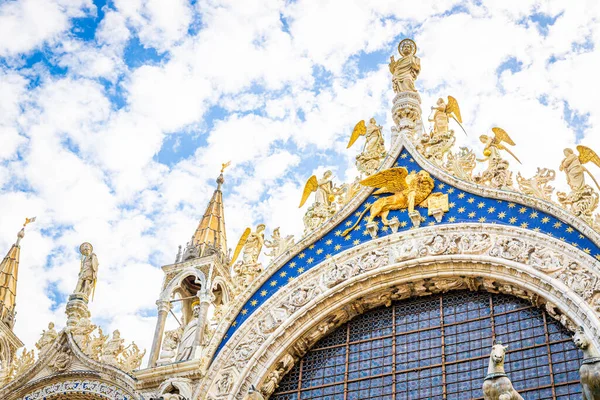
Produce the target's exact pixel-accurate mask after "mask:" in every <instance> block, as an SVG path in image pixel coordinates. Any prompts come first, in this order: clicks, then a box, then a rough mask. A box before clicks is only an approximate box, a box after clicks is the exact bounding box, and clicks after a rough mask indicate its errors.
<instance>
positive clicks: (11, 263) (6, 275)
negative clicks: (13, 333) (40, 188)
mask: <svg viewBox="0 0 600 400" xmlns="http://www.w3.org/2000/svg"><path fill="white" fill-rule="evenodd" d="M33 221H35V218H31V219H29V218H27V219H26V220H25V223H24V224H23V228H21V230H20V231H19V233H18V234H17V241H16V242H15V244H13V245H12V247H11V248H10V250H9V251H8V254H6V257H4V260H2V263H0V320H1V321H2V322H4V323H5V324H6V325H7V326H8V327H9V328H10V329H12V327H13V325H14V323H15V304H16V299H17V279H18V277H19V259H20V255H21V246H20V243H21V239H23V237H25V226H26V225H27V224H28V223H30V222H33Z"/></svg>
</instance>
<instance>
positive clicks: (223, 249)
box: [179, 165, 227, 261]
mask: <svg viewBox="0 0 600 400" xmlns="http://www.w3.org/2000/svg"><path fill="white" fill-rule="evenodd" d="M224 170H225V165H224V166H223V168H221V174H220V175H219V177H218V178H217V189H216V190H215V192H214V193H213V195H212V198H211V199H210V202H209V203H208V207H206V211H205V212H204V215H203V216H202V219H201V220H200V223H199V224H198V228H197V229H196V232H194V235H193V236H192V240H191V241H190V242H189V243H188V244H187V246H186V249H185V252H184V254H183V258H182V259H181V260H179V261H186V260H189V259H192V258H196V257H204V256H209V255H212V254H217V255H218V257H219V259H220V260H221V261H225V260H226V259H227V235H226V233H225V212H224V209H223V192H222V191H221V186H222V185H223V183H224V182H225V178H224V177H223V171H224Z"/></svg>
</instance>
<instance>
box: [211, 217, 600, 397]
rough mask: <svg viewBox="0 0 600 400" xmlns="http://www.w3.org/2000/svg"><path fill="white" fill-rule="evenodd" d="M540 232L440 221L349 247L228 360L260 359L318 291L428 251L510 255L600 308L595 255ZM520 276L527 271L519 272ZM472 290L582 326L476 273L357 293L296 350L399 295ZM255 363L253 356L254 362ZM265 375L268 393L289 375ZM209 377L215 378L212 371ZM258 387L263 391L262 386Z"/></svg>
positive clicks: (263, 320)
mask: <svg viewBox="0 0 600 400" xmlns="http://www.w3.org/2000/svg"><path fill="white" fill-rule="evenodd" d="M515 235H518V237H515ZM533 236H535V234H534V233H532V232H528V233H526V234H519V232H515V230H514V229H511V230H510V232H508V229H507V228H506V227H504V226H486V227H485V232H482V229H481V226H480V225H478V226H476V227H475V226H471V227H469V226H466V227H465V226H459V227H456V226H455V227H452V226H446V227H436V230H435V231H434V230H433V229H423V230H418V231H414V232H411V233H408V234H407V233H404V234H403V236H398V237H396V238H394V239H395V241H393V240H390V239H389V238H382V240H380V241H373V242H370V245H368V246H365V247H364V249H365V250H363V251H362V252H357V251H353V252H348V253H345V257H337V258H334V259H331V260H328V261H326V262H325V263H324V264H323V265H322V266H321V267H317V268H315V269H314V270H313V271H311V272H309V275H306V276H302V277H301V279H299V280H298V284H297V285H295V288H294V286H291V287H290V288H289V291H288V292H287V294H284V297H281V296H280V297H279V298H280V299H281V300H279V302H277V301H271V300H273V299H271V300H269V302H268V303H267V304H265V306H263V311H262V313H261V314H257V317H258V319H256V320H255V321H256V322H255V323H254V325H252V323H250V325H248V326H254V327H253V328H252V329H250V330H249V331H246V333H244V334H243V340H241V341H240V342H238V343H239V344H237V345H235V346H234V347H232V349H233V350H232V351H231V356H224V358H223V359H229V360H230V361H231V362H230V363H228V364H227V365H230V366H231V367H233V368H236V369H237V371H238V372H240V373H241V372H242V371H243V370H245V369H246V370H247V369H248V362H250V360H251V359H252V358H253V357H255V353H256V351H257V350H258V348H259V347H261V346H263V344H265V343H266V342H267V341H269V343H271V342H272V341H273V340H274V339H273V338H271V335H274V332H275V330H277V329H278V328H279V327H280V326H282V325H284V324H286V323H287V321H292V320H294V321H295V320H297V319H298V318H300V317H301V315H300V314H298V315H293V314H294V313H297V312H299V311H300V309H301V308H303V307H304V306H306V305H307V304H308V303H309V302H310V301H312V300H313V299H315V298H316V297H318V296H321V295H326V293H328V291H330V290H336V286H340V285H342V284H344V285H348V283H347V282H348V281H352V282H359V281H356V279H355V278H356V277H359V276H361V275H363V274H367V273H369V276H372V275H373V273H372V272H371V271H373V270H379V269H382V268H384V267H387V266H388V265H389V264H390V263H397V262H403V261H407V260H412V259H418V258H425V257H427V258H428V259H430V258H431V257H439V256H442V257H444V256H447V257H452V256H455V255H468V256H481V257H488V258H492V259H493V258H496V259H505V260H508V261H510V262H514V263H518V264H522V265H525V266H527V267H531V268H533V269H535V270H537V271H539V272H541V273H543V274H545V275H547V276H549V277H551V278H553V279H556V280H558V281H560V282H562V283H564V284H565V285H566V286H567V287H569V288H571V289H572V291H573V292H574V293H576V294H577V295H578V296H579V297H581V298H582V299H585V300H586V301H587V302H588V303H589V304H590V306H591V307H592V308H596V309H597V310H600V288H599V286H600V285H599V284H598V281H599V279H598V277H597V276H598V266H597V264H596V262H595V261H594V260H593V259H592V258H591V257H589V256H585V255H583V253H582V252H581V251H579V250H574V249H569V248H568V246H566V245H564V244H559V242H558V241H557V240H555V239H549V238H547V237H544V239H541V237H542V235H539V237H533ZM378 242H381V243H382V244H379V243H378ZM541 243H543V244H541ZM586 257H587V258H586ZM398 268H402V266H398V267H396V270H398ZM519 274H521V275H522V274H523V273H522V272H519ZM465 289H467V290H487V291H489V292H493V293H505V294H510V295H513V296H517V297H520V298H524V299H528V300H529V301H531V302H532V303H533V304H535V305H536V306H545V307H547V308H548V307H550V309H551V310H552V312H550V311H549V312H550V315H552V316H553V317H554V318H556V319H558V320H559V321H561V322H562V323H563V324H564V325H565V326H567V327H572V326H573V324H574V323H573V322H572V321H571V320H570V319H569V318H568V317H567V316H566V314H565V313H564V312H563V311H561V310H558V308H557V307H551V306H548V305H547V301H546V300H544V299H541V298H540V297H539V296H538V295H537V294H535V293H533V292H530V291H528V290H525V289H524V288H523V287H520V286H518V285H515V284H513V283H510V282H507V281H503V280H502V279H497V278H493V277H471V276H448V277H437V278H435V279H433V278H428V279H413V280H412V281H410V282H407V283H405V284H402V285H396V286H393V287H389V288H388V289H387V291H385V292H384V293H382V292H379V293H375V292H374V293H373V294H372V295H368V296H364V297H360V298H357V299H356V300H354V301H352V303H351V305H349V306H344V307H342V308H339V309H338V310H337V311H335V312H333V313H330V314H328V316H327V317H325V318H323V319H322V320H321V321H320V322H318V323H316V324H315V325H313V327H312V328H310V329H309V330H308V331H307V332H306V333H304V334H303V335H302V336H301V337H299V338H297V340H295V342H294V344H293V346H292V347H291V348H290V351H291V353H292V354H293V355H294V356H296V357H298V356H301V355H302V354H304V353H305V352H306V351H307V350H308V349H309V348H310V347H311V346H312V345H313V344H314V343H315V342H316V341H317V340H319V339H320V338H321V337H323V336H325V335H326V334H328V333H329V332H331V331H332V330H333V329H335V328H336V327H337V326H339V325H340V324H342V323H344V322H346V321H347V320H349V319H351V318H352V317H354V316H355V315H358V314H360V313H362V312H364V311H366V310H368V309H370V308H374V307H378V306H382V305H389V304H391V302H392V301H393V300H400V299H406V298H409V297H414V296H427V295H431V294H435V293H442V292H447V291H450V290H465ZM551 289H552V287H550V286H546V287H544V290H551ZM559 292H560V291H559ZM561 307H563V306H561ZM250 321H251V320H249V321H248V322H250ZM248 322H247V323H248ZM298 329H299V328H298ZM278 332H279V333H277V336H276V337H279V336H280V335H281V334H283V333H282V331H278ZM261 354H263V356H261V357H266V355H265V354H266V353H264V352H262V350H261ZM254 362H255V361H252V363H254ZM263 365H264V364H263ZM265 374H266V375H265V376H264V377H263V384H264V385H266V386H265V388H266V389H265V390H264V391H263V394H265V395H267V396H268V393H269V391H270V390H271V389H273V390H274V387H276V385H277V384H278V379H280V378H281V376H282V375H284V374H279V373H278V372H277V370H275V371H271V372H270V373H268V374H267V373H266V372H265ZM280 375H281V376H280ZM207 378H208V379H210V377H207ZM257 382H259V381H258V380H256V379H250V380H249V381H248V382H247V383H244V384H243V385H241V386H240V387H238V388H236V385H234V389H233V390H234V391H235V392H236V396H235V398H241V396H242V393H246V392H244V391H242V390H241V387H242V386H244V387H245V388H246V391H247V388H248V387H249V385H250V384H251V383H257ZM267 382H268V383H267ZM257 387H259V388H261V391H262V386H260V385H259V386H257ZM212 395H214V393H212Z"/></svg>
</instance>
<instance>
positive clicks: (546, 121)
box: [0, 0, 600, 348]
mask: <svg viewBox="0 0 600 400" xmlns="http://www.w3.org/2000/svg"><path fill="white" fill-rule="evenodd" d="M367 3H370V4H367ZM599 19H600V6H599V5H598V2H597V1H596V0H589V1H582V0H574V1H569V2H565V1H537V0H510V1H508V0H503V1H484V2H482V1H472V2H471V1H467V2H464V1H452V0H448V1H437V0H419V1H416V0H415V1H410V2H409V1H404V0H403V1H398V0H393V1H372V2H365V1H358V0H357V1H350V0H319V1H316V0H298V1H283V0H281V1H277V0H275V1H265V0H244V1H234V0H231V1H220V0H195V1H189V0H168V1H167V0H114V1H108V2H107V1H104V0H98V1H91V0H19V1H11V0H8V1H7V0H0V251H1V252H3V253H5V252H6V251H7V250H8V248H9V247H10V245H11V244H12V243H13V242H14V239H15V235H16V233H17V231H18V230H19V229H20V226H21V224H22V222H23V220H24V218H25V217H26V216H29V217H31V216H37V222H35V224H32V225H30V226H29V227H28V229H27V234H26V237H25V239H24V240H23V243H22V246H21V247H22V258H21V269H20V275H19V286H18V298H17V302H18V306H17V310H18V317H17V318H18V320H17V324H16V333H17V334H18V335H19V336H20V337H21V338H22V339H23V341H24V342H25V344H26V346H27V347H32V346H33V344H34V343H35V341H36V340H37V339H38V337H39V334H40V333H41V331H42V329H44V328H45V326H46V325H47V323H48V322H49V321H55V322H56V323H57V326H58V327H63V326H64V323H65V315H64V304H65V301H66V298H67V296H68V294H69V293H70V292H72V290H73V289H74V287H75V283H76V279H77V273H78V270H79V253H78V250H77V249H78V246H79V244H80V243H81V242H83V241H89V242H91V243H92V244H93V245H94V248H95V252H96V254H97V255H98V258H99V261H100V273H99V282H98V287H97V291H96V298H95V301H94V302H93V303H92V305H91V311H92V315H93V321H94V322H95V323H97V324H99V325H101V326H102V327H103V328H104V330H105V331H112V330H113V329H115V328H119V329H120V330H121V333H122V336H123V337H124V338H126V339H127V340H135V341H136V343H139V344H140V345H141V346H143V347H146V348H149V347H150V341H151V340H152V333H153V330H154V323H155V320H154V315H155V314H156V306H155V303H154V302H155V300H156V298H157V297H158V294H159V290H160V284H161V280H162V272H161V270H160V269H159V267H160V266H161V265H163V264H168V263H171V262H173V261H174V258H175V254H176V252H177V246H178V245H179V244H185V242H186V241H187V240H189V238H190V236H191V235H192V233H193V232H194V230H195V228H196V225H197V222H198V220H199V218H200V217H201V215H202V213H203V211H204V208H205V206H206V204H207V202H208V199H209V198H210V196H211V194H212V191H213V189H214V186H215V183H214V180H215V178H216V177H217V175H218V172H219V168H220V165H221V163H222V162H225V161H228V160H231V161H232V167H231V168H230V169H228V170H227V173H226V183H225V187H224V194H225V205H226V223H227V227H228V231H227V233H228V238H229V247H235V244H236V242H237V239H238V237H239V235H240V234H241V232H242V231H243V229H244V228H245V227H246V226H250V225H255V224H257V223H260V222H264V223H266V225H267V233H268V234H270V232H271V231H272V229H274V228H275V227H277V226H281V231H282V233H283V234H295V235H296V238H300V237H301V236H302V229H303V226H302V215H303V211H302V210H299V209H298V208H297V204H298V201H299V198H300V194H301V190H302V186H303V184H304V182H305V181H306V179H307V178H308V177H309V176H310V175H311V174H312V173H321V172H322V171H323V170H324V169H325V168H329V169H332V170H333V171H334V174H335V176H336V179H337V181H338V182H342V181H352V180H353V179H354V177H355V176H356V175H357V173H356V170H355V169H354V165H353V160H354V156H355V155H356V152H357V151H358V149H359V147H360V145H356V148H353V149H351V150H346V144H347V140H348V138H349V135H350V133H351V130H352V127H353V126H354V124H355V123H356V122H357V121H358V120H360V119H367V118H370V117H371V116H375V117H376V118H377V120H378V122H379V123H381V124H382V125H383V126H384V130H385V134H386V137H387V138H388V139H389V133H390V127H391V126H392V121H391V117H390V113H389V110H390V106H391V99H392V98H393V92H392V90H391V84H390V76H389V72H388V67H387V63H388V60H389V57H390V56H391V55H392V54H395V55H396V57H398V55H397V52H396V47H397V45H398V42H399V41H400V40H401V39H402V38H404V37H412V38H414V39H415V41H416V42H417V45H418V46H419V50H418V55H419V57H421V64H422V72H421V75H420V76H419V80H418V82H417V87H418V89H419V91H420V92H421V96H422V99H423V110H424V111H423V114H424V118H426V117H427V115H428V114H429V107H430V106H431V105H433V104H434V101H435V99H437V97H438V96H440V95H444V96H445V95H452V96H454V97H456V98H457V99H458V101H459V104H460V106H461V109H462V115H463V120H464V122H465V124H464V125H465V127H466V128H467V130H468V131H469V133H470V136H469V137H465V136H464V135H463V134H462V133H461V132H460V131H457V133H458V134H457V138H458V144H459V145H468V146H470V147H472V148H474V149H476V150H477V153H478V154H480V152H481V146H480V145H479V143H478V142H477V137H478V136H479V135H480V134H483V133H486V132H488V131H489V129H490V128H491V127H492V126H500V127H502V128H504V129H505V130H506V131H507V132H508V133H509V134H510V135H511V136H512V138H513V139H514V141H515V142H516V143H517V146H516V147H515V149H514V151H515V153H516V154H517V155H518V156H519V157H520V159H521V160H522V161H523V165H522V166H518V167H517V166H516V163H513V164H512V165H513V166H514V169H515V170H520V171H521V172H522V173H523V175H525V176H527V177H529V176H531V175H533V173H534V172H535V169H536V167H538V166H542V167H550V168H554V169H558V165H559V163H560V160H561V158H562V149H563V148H564V147H566V146H573V145H574V144H575V143H583V144H586V145H588V146H590V147H592V148H595V149H596V150H600V120H599V118H600V95H599V89H600V78H599V76H600V75H599V72H598V71H599V70H600V49H598V47H597V45H595V44H597V43H600V21H599ZM426 126H427V125H426ZM456 129H458V128H456ZM388 142H389V140H388ZM591 168H592V170H593V171H594V172H595V173H596V174H597V176H600V170H598V169H594V168H596V167H593V166H592V167H591ZM556 186H558V187H559V188H564V186H565V181H564V177H563V176H562V174H561V175H559V176H558V177H557V182H556Z"/></svg>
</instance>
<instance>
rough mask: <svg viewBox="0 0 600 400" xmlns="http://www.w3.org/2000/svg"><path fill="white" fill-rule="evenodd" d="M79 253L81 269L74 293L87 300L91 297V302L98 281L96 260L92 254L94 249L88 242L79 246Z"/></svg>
mask: <svg viewBox="0 0 600 400" xmlns="http://www.w3.org/2000/svg"><path fill="white" fill-rule="evenodd" d="M79 252H80V253H81V269H80V270H79V279H78V280H77V286H76V287H75V292H74V293H75V294H83V295H85V297H86V298H88V299H89V297H90V296H92V300H93V296H94V289H95V288H96V281H97V279H98V258H97V257H96V254H94V247H93V246H92V245H91V244H90V243H88V242H85V243H83V244H82V245H81V246H79Z"/></svg>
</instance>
